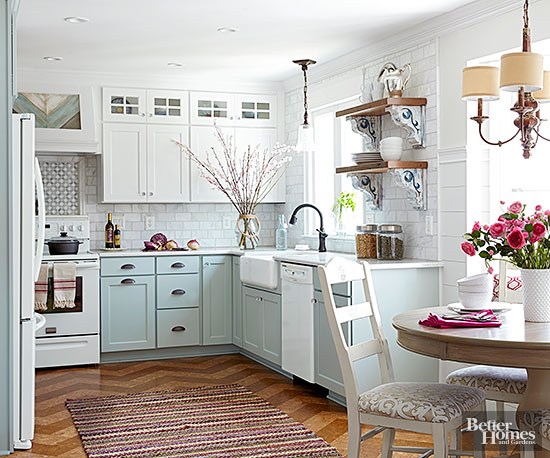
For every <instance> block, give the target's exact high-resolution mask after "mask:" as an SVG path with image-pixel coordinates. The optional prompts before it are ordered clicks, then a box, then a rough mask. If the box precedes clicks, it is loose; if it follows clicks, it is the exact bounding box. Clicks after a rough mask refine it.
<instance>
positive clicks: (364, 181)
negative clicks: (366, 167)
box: [350, 173, 382, 210]
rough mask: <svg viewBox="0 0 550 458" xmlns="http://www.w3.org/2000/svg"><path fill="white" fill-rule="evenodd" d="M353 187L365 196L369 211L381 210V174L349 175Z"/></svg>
mask: <svg viewBox="0 0 550 458" xmlns="http://www.w3.org/2000/svg"><path fill="white" fill-rule="evenodd" d="M350 178H351V184H352V185H353V187H354V188H355V189H357V190H359V191H361V192H362V193H363V194H365V196H366V199H365V200H366V203H367V206H368V207H369V208H370V210H381V209H382V174H380V173H373V174H371V175H350Z"/></svg>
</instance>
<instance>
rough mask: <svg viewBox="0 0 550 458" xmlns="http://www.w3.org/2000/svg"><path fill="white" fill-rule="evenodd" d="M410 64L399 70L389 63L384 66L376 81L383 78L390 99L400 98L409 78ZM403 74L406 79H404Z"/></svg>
mask: <svg viewBox="0 0 550 458" xmlns="http://www.w3.org/2000/svg"><path fill="white" fill-rule="evenodd" d="M411 71H412V69H411V64H405V65H403V67H401V68H397V66H396V65H395V64H393V63H391V62H388V63H387V64H384V66H383V67H382V68H381V70H380V73H379V75H378V81H380V79H381V78H382V76H383V77H384V79H383V82H384V84H385V86H386V89H387V91H388V94H389V96H390V97H402V96H403V90H404V89H405V86H406V85H407V83H408V82H409V79H410V78H411ZM405 72H406V73H407V77H406V78H405Z"/></svg>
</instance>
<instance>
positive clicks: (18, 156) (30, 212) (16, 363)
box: [10, 114, 45, 449]
mask: <svg viewBox="0 0 550 458" xmlns="http://www.w3.org/2000/svg"><path fill="white" fill-rule="evenodd" d="M12 121H13V122H12V124H13V131H12V132H13V136H12V144H13V149H12V162H11V163H12V167H13V169H12V187H11V193H12V199H11V202H12V214H11V216H12V217H11V236H10V240H11V253H10V255H11V256H10V259H11V263H12V266H11V267H12V269H11V271H12V281H13V284H12V291H13V295H12V298H13V300H12V305H13V310H12V312H13V313H12V316H13V319H14V323H13V329H14V341H13V352H14V354H13V358H12V359H13V422H14V423H13V432H14V444H13V447H14V448H15V449H29V448H31V446H32V444H31V440H32V439H33V437H34V377H35V375H34V372H35V363H34V362H35V355H34V352H35V343H34V337H35V332H36V329H37V328H40V327H41V326H43V325H44V323H45V320H44V317H42V316H40V315H38V314H36V313H35V312H34V282H35V281H36V280H37V278H38V273H39V270H40V264H41V261H42V251H43V247H44V230H45V226H44V224H45V214H44V212H45V208H44V190H43V187H42V177H41V175H40V168H39V166H38V160H37V159H36V157H35V154H34V153H35V150H34V115H32V114H16V115H13V120H12ZM36 218H38V219H39V225H38V227H39V230H38V232H39V233H38V234H35V219H36Z"/></svg>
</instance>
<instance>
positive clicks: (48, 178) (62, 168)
mask: <svg viewBox="0 0 550 458" xmlns="http://www.w3.org/2000/svg"><path fill="white" fill-rule="evenodd" d="M40 170H41V172H42V182H43V183H44V198H45V201H46V214H47V215H78V214H80V186H79V174H80V170H79V163H78V162H74V161H62V160H40Z"/></svg>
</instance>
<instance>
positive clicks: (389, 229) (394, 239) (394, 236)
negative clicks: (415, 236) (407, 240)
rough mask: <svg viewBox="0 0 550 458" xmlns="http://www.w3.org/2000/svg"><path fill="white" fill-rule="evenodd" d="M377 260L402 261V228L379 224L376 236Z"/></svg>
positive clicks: (395, 225)
mask: <svg viewBox="0 0 550 458" xmlns="http://www.w3.org/2000/svg"><path fill="white" fill-rule="evenodd" d="M377 248H378V259H385V260H394V259H403V228H402V227H401V226H400V225H399V224H381V225H380V226H378V236H377Z"/></svg>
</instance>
